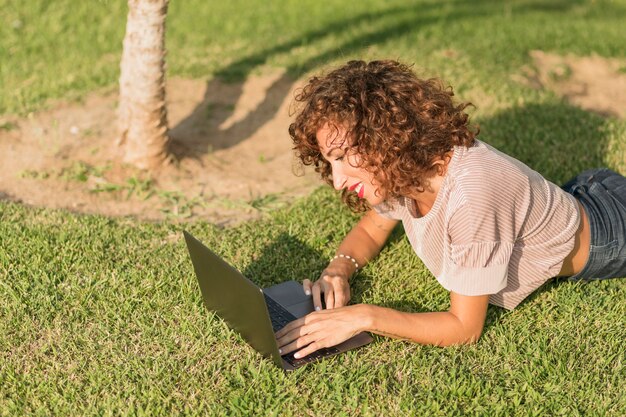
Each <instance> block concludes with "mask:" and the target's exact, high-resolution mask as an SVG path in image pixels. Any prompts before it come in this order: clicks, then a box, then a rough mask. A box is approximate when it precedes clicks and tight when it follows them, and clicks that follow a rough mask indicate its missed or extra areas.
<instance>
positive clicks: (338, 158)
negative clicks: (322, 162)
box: [335, 155, 344, 161]
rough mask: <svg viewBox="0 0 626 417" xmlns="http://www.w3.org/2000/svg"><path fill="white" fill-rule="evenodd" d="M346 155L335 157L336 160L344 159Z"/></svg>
mask: <svg viewBox="0 0 626 417" xmlns="http://www.w3.org/2000/svg"><path fill="white" fill-rule="evenodd" d="M343 157H344V155H341V156H338V157H336V158H335V161H343Z"/></svg>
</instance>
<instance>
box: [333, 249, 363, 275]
mask: <svg viewBox="0 0 626 417" xmlns="http://www.w3.org/2000/svg"><path fill="white" fill-rule="evenodd" d="M339 258H343V259H347V260H349V261H352V263H353V264H354V266H355V267H356V269H355V270H354V273H355V274H356V273H357V272H359V263H358V262H357V261H356V259H354V258H353V257H352V256H350V255H344V254H343V253H340V254H338V255H335V256H334V257H333V259H331V261H334V260H335V259H339Z"/></svg>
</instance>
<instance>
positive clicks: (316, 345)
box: [294, 340, 325, 359]
mask: <svg viewBox="0 0 626 417" xmlns="http://www.w3.org/2000/svg"><path fill="white" fill-rule="evenodd" d="M323 347H325V346H324V345H323V342H322V341H320V340H316V341H315V342H313V343H311V344H309V345H308V346H307V347H305V348H302V349H300V350H299V351H297V352H296V353H295V354H294V357H295V358H296V359H300V358H304V357H305V356H308V355H310V354H311V353H313V352H315V351H316V350H320V349H321V348H323Z"/></svg>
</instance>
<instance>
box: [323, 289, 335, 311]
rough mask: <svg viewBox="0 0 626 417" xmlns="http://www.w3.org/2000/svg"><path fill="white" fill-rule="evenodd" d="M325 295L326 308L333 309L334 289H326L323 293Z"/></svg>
mask: <svg viewBox="0 0 626 417" xmlns="http://www.w3.org/2000/svg"><path fill="white" fill-rule="evenodd" d="M324 295H325V299H326V300H325V301H326V309H327V310H329V309H333V308H335V291H334V290H330V291H326V292H325V293H324Z"/></svg>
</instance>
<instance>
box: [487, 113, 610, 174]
mask: <svg viewBox="0 0 626 417" xmlns="http://www.w3.org/2000/svg"><path fill="white" fill-rule="evenodd" d="M477 122H478V123H479V124H480V128H481V134H480V135H479V139H481V140H483V141H485V142H487V143H489V144H491V145H493V146H495V147H496V148H498V149H499V150H501V151H502V152H504V153H506V154H508V155H510V156H512V157H514V158H516V159H518V160H520V161H522V162H524V163H525V164H526V165H528V166H529V167H531V168H532V169H534V170H536V171H537V172H539V173H541V174H542V175H543V176H544V177H545V178H547V179H548V180H550V181H552V182H554V183H555V184H559V185H560V184H563V183H565V182H566V181H567V180H569V179H570V178H571V177H573V176H574V175H576V174H578V173H579V172H581V171H583V170H585V169H589V168H595V167H599V166H603V165H605V163H604V157H605V152H606V149H607V142H608V141H607V137H606V134H605V133H604V132H603V127H604V126H605V124H606V120H605V119H604V118H603V117H601V116H599V115H597V114H595V113H591V112H588V111H585V110H582V109H580V108H578V107H574V106H571V105H569V104H566V103H564V102H557V103H548V104H528V105H525V106H517V107H513V108H510V109H507V110H505V111H502V112H500V113H498V114H496V115H494V116H493V117H490V118H488V119H484V120H477Z"/></svg>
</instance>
